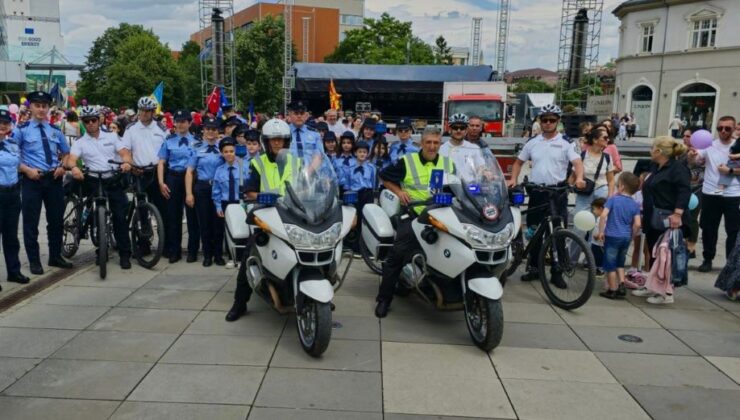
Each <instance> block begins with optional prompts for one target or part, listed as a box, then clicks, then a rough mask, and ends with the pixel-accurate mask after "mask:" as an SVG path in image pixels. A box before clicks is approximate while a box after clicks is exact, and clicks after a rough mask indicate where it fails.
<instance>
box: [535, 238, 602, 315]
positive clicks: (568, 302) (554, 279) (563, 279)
mask: <svg viewBox="0 0 740 420" xmlns="http://www.w3.org/2000/svg"><path fill="white" fill-rule="evenodd" d="M573 247H580V249H581V252H583V254H584V255H585V256H586V269H583V268H579V267H578V264H577V263H576V262H572V261H571V260H570V253H569V250H570V249H571V248H573ZM537 262H538V267H539V270H540V280H541V281H542V288H543V289H544V290H545V294H546V295H547V297H548V298H549V299H550V302H552V304H553V305H555V306H557V307H558V308H562V309H565V310H573V309H576V308H579V307H581V306H582V305H583V304H584V303H586V301H588V299H589V298H591V294H592V293H593V290H594V281H595V277H596V263H595V262H594V255H593V254H592V253H591V248H590V247H589V246H588V244H586V241H585V240H584V239H583V238H581V237H580V236H578V235H577V234H576V233H575V232H571V231H569V230H565V229H557V230H556V231H555V232H554V233H553V234H552V235H550V236H548V237H547V238H546V239H545V243H544V245H543V246H542V248H541V249H540V255H539V258H538V259H537ZM548 268H550V270H548Z"/></svg>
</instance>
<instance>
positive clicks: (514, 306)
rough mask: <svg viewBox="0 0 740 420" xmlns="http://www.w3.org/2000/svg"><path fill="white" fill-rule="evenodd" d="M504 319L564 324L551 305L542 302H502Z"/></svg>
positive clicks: (508, 320)
mask: <svg viewBox="0 0 740 420" xmlns="http://www.w3.org/2000/svg"><path fill="white" fill-rule="evenodd" d="M503 307H504V320H506V321H507V322H528V323H535V324H555V325H565V321H563V319H562V318H560V315H558V313H557V312H555V310H554V309H552V306H550V305H547V304H544V303H519V302H506V301H505V302H504V304H503Z"/></svg>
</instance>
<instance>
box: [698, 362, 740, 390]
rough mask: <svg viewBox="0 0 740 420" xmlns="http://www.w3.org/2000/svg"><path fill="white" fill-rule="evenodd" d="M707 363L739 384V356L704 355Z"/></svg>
mask: <svg viewBox="0 0 740 420" xmlns="http://www.w3.org/2000/svg"><path fill="white" fill-rule="evenodd" d="M706 359H707V360H708V361H709V363H711V364H713V365H714V366H716V367H717V369H719V370H721V371H722V372H723V373H724V374H725V375H727V376H729V377H730V379H732V380H733V381H735V382H736V383H738V384H740V357H715V356H709V357H706Z"/></svg>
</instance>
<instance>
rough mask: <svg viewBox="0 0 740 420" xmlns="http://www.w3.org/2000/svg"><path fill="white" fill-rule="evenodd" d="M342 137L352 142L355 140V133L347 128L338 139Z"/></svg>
mask: <svg viewBox="0 0 740 420" xmlns="http://www.w3.org/2000/svg"><path fill="white" fill-rule="evenodd" d="M342 139H350V140H352V142H354V141H355V133H354V132H352V131H351V130H347V131H345V132H344V133H342V135H341V136H339V140H340V141H341V140H342Z"/></svg>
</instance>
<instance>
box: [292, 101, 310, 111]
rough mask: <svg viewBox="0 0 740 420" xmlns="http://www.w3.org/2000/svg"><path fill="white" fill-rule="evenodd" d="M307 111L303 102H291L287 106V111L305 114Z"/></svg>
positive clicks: (306, 106)
mask: <svg viewBox="0 0 740 420" xmlns="http://www.w3.org/2000/svg"><path fill="white" fill-rule="evenodd" d="M307 109H308V105H306V103H305V102H303V101H293V102H291V103H289V104H288V111H295V112H305V111H306V110H307Z"/></svg>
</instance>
